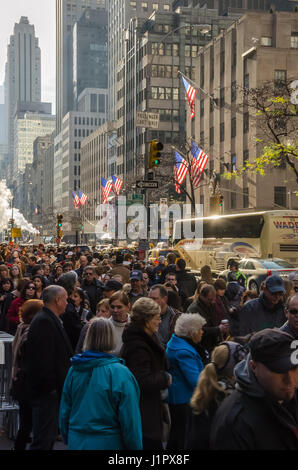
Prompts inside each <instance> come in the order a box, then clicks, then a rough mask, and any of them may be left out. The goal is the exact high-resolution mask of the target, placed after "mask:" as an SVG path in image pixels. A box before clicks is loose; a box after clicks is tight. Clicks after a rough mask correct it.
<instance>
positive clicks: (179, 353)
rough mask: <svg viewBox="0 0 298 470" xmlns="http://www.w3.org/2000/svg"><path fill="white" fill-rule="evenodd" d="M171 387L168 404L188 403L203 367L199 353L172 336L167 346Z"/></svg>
mask: <svg viewBox="0 0 298 470" xmlns="http://www.w3.org/2000/svg"><path fill="white" fill-rule="evenodd" d="M166 353H167V356H168V358H169V360H170V369H169V373H170V374H171V375H172V385H171V386H170V388H169V398H168V402H169V403H170V404H174V405H178V404H182V403H189V401H190V399H191V397H192V394H193V392H194V389H195V387H196V385H197V382H198V379H199V376H200V373H201V372H202V370H203V369H204V365H203V362H202V359H201V356H200V355H199V353H198V352H197V351H196V350H195V348H194V347H193V346H191V344H189V343H188V342H187V341H186V340H185V339H183V338H179V337H178V336H176V335H175V334H173V335H172V337H171V339H170V341H169V342H168V345H167V350H166Z"/></svg>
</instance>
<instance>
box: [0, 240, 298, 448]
mask: <svg viewBox="0 0 298 470" xmlns="http://www.w3.org/2000/svg"><path fill="white" fill-rule="evenodd" d="M0 262H1V264H0V330H3V331H6V332H8V333H10V334H12V335H14V340H13V368H12V379H11V384H10V388H11V394H12V397H13V399H14V400H16V401H17V402H18V404H19V416H20V420H19V423H20V424H19V431H18V434H17V437H16V440H15V443H14V449H15V450H24V449H26V448H29V449H31V450H51V449H52V448H53V445H54V443H55V441H56V439H57V436H58V435H60V438H61V439H62V440H63V442H64V443H65V444H66V445H67V446H68V448H69V449H71V450H94V449H96V450H111V449H113V450H127V449H130V450H140V449H144V450H162V449H167V450H169V451H170V450H177V449H180V450H183V449H186V450H196V449H200V450H204V449H221V450H222V449H235V450H237V449H239V450H240V449H243V450H255V449H297V448H298V405H297V388H298V353H296V354H295V344H296V343H295V340H297V339H298V274H295V273H294V274H292V275H291V276H289V279H282V278H281V277H279V276H277V275H272V276H269V277H267V278H266V280H265V281H264V282H263V284H262V286H261V291H260V294H259V295H257V293H256V292H254V291H249V290H247V289H246V278H245V276H244V275H243V274H242V273H241V272H239V269H238V265H237V263H232V264H231V266H230V272H229V275H228V279H227V281H225V280H224V279H214V278H213V276H212V273H211V269H210V267H209V266H204V267H203V268H202V270H201V277H200V279H199V280H197V279H196V278H195V276H194V275H193V274H191V273H190V272H188V271H187V270H186V263H185V261H184V260H182V259H179V260H177V262H175V255H173V254H172V253H169V255H168V256H167V259H165V258H164V257H160V258H159V259H158V263H157V264H156V265H151V264H150V263H148V262H144V261H138V260H136V259H135V257H134V256H132V255H130V254H126V255H125V256H123V254H122V253H121V252H120V251H118V252H117V254H116V255H113V253H110V254H109V253H106V254H99V253H97V252H96V251H95V250H93V251H92V250H90V251H88V252H87V251H86V252H84V253H81V252H80V251H79V249H74V251H71V249H45V248H44V247H42V246H40V247H39V248H35V249H34V250H33V249H28V248H27V247H24V248H22V247H19V248H18V249H11V248H8V247H7V246H2V247H1V249H0ZM293 348H294V349H293ZM297 349H298V348H297ZM295 358H296V359H295Z"/></svg>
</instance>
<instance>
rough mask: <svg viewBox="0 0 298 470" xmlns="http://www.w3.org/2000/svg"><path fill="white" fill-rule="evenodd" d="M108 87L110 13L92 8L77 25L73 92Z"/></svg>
mask: <svg viewBox="0 0 298 470" xmlns="http://www.w3.org/2000/svg"><path fill="white" fill-rule="evenodd" d="M85 88H100V89H102V88H106V89H107V88H108V13H107V11H106V10H103V9H102V10H92V9H90V8H88V9H87V10H86V11H84V13H83V15H82V17H81V18H80V20H79V21H77V22H76V23H75V25H74V28H73V93H74V97H73V99H74V105H75V109H77V103H78V97H79V95H80V94H81V93H82V91H84V90H85Z"/></svg>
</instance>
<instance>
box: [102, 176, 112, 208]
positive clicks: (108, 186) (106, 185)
mask: <svg viewBox="0 0 298 470" xmlns="http://www.w3.org/2000/svg"><path fill="white" fill-rule="evenodd" d="M101 186H102V188H101V190H102V203H103V204H106V203H107V202H108V197H109V195H110V194H111V191H112V189H113V184H112V181H107V180H105V179H104V178H101Z"/></svg>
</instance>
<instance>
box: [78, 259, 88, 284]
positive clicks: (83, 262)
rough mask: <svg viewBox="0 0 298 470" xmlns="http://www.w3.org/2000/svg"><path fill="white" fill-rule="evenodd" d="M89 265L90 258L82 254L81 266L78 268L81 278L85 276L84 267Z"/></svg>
mask: <svg viewBox="0 0 298 470" xmlns="http://www.w3.org/2000/svg"><path fill="white" fill-rule="evenodd" d="M87 266H88V258H87V256H85V255H81V256H80V267H79V268H78V269H76V273H77V275H78V277H79V279H80V280H81V279H82V277H83V272H84V269H85V268H86V267H87Z"/></svg>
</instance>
